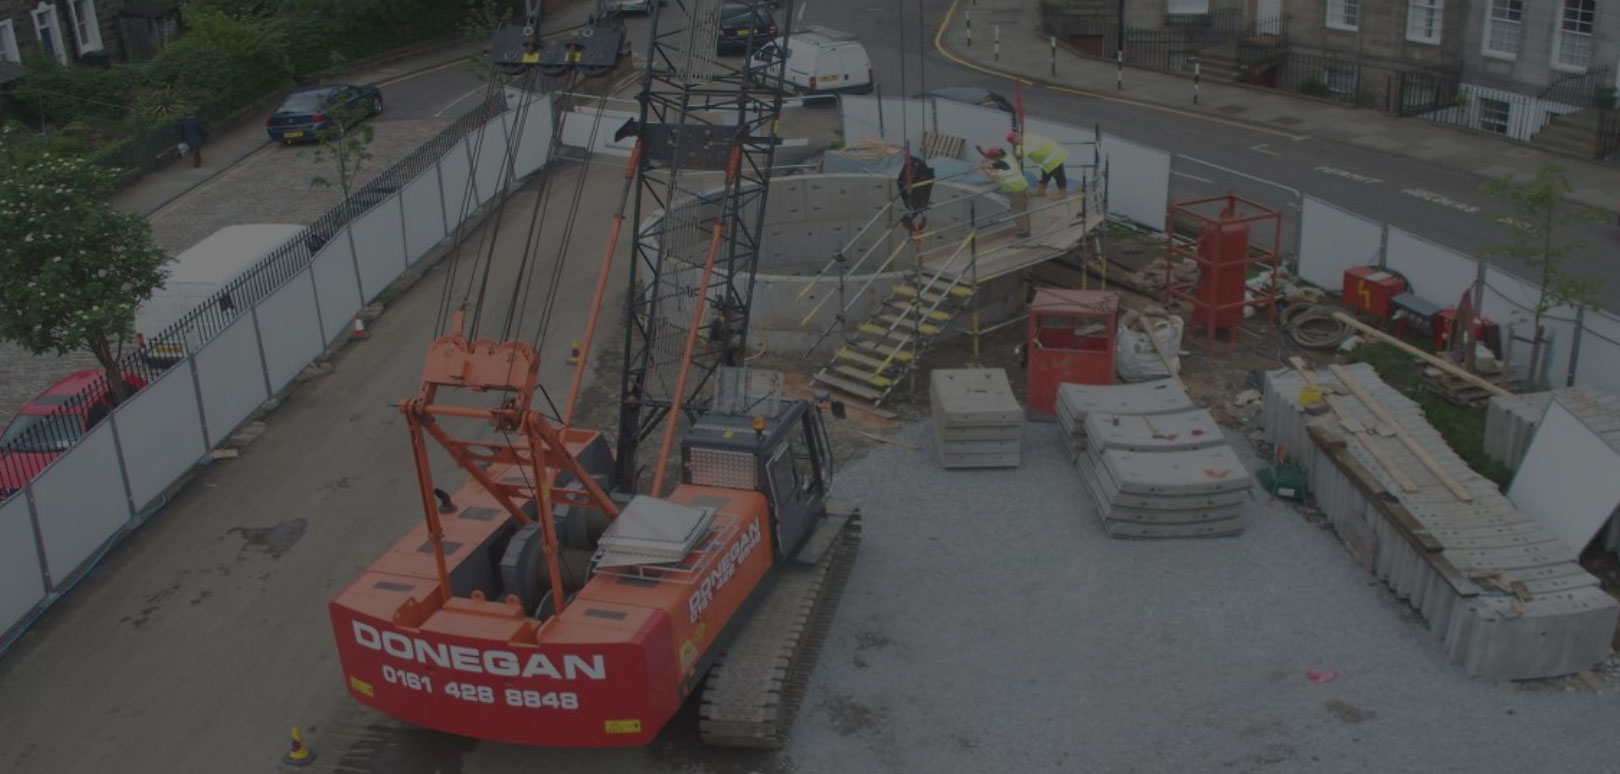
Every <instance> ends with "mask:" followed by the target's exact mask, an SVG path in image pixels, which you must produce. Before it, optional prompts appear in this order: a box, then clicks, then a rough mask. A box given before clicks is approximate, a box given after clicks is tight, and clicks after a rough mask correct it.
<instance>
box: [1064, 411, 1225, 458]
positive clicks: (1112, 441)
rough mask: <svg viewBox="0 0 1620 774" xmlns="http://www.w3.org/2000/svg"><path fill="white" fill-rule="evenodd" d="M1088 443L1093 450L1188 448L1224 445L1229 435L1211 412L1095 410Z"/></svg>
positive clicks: (1090, 416) (1088, 419) (1088, 424)
mask: <svg viewBox="0 0 1620 774" xmlns="http://www.w3.org/2000/svg"><path fill="white" fill-rule="evenodd" d="M1085 428H1086V442H1087V444H1088V445H1089V447H1090V448H1091V450H1092V451H1093V452H1098V451H1104V450H1107V449H1119V450H1120V451H1138V452H1154V451H1185V450H1189V449H1207V448H1210V447H1212V446H1223V445H1225V444H1226V437H1225V436H1223V435H1221V429H1220V427H1219V426H1217V425H1216V424H1215V418H1214V417H1212V416H1210V414H1209V412H1208V411H1205V410H1203V409H1193V410H1191V411H1179V412H1176V413H1173V414H1159V415H1156V416H1136V415H1128V414H1109V413H1104V412H1100V411H1093V412H1090V413H1089V414H1087V415H1086V424H1085Z"/></svg>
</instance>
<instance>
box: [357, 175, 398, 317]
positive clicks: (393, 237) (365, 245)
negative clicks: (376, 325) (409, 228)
mask: <svg viewBox="0 0 1620 774" xmlns="http://www.w3.org/2000/svg"><path fill="white" fill-rule="evenodd" d="M349 228H351V229H353V230H354V252H355V256H356V257H357V258H359V260H360V290H361V293H360V296H361V298H363V299H365V300H366V301H370V300H371V299H373V298H376V297H377V294H378V293H381V292H382V290H383V288H386V287H388V283H390V282H393V281H394V279H395V278H397V277H398V276H399V275H400V274H401V273H403V272H404V271H405V223H404V221H403V220H401V218H400V213H399V197H398V196H397V195H396V196H390V197H388V199H387V200H386V201H384V202H383V203H381V204H379V205H377V206H375V207H372V208H371V209H370V210H368V211H366V213H365V214H364V215H361V216H360V217H358V218H356V219H355V220H354V222H353V223H351V224H349Z"/></svg>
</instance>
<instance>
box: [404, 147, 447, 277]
mask: <svg viewBox="0 0 1620 774" xmlns="http://www.w3.org/2000/svg"><path fill="white" fill-rule="evenodd" d="M399 199H400V202H402V203H403V204H404V205H405V257H406V258H407V259H408V260H409V261H410V262H411V263H416V262H417V261H419V260H421V259H422V256H424V255H427V253H428V251H429V250H432V249H433V246H434V245H436V244H438V243H439V240H441V239H444V201H443V200H442V199H441V198H440V195H439V175H438V173H437V172H436V171H434V170H433V169H429V170H428V171H427V172H424V173H422V174H420V175H418V176H417V177H416V179H415V180H413V181H411V182H410V183H409V184H407V185H406V186H405V188H404V190H402V191H400V192H399Z"/></svg>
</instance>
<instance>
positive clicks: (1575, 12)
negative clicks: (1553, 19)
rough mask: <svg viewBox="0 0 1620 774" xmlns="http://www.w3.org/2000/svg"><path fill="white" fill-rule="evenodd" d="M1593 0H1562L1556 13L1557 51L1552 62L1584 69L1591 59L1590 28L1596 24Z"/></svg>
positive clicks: (1566, 66)
mask: <svg viewBox="0 0 1620 774" xmlns="http://www.w3.org/2000/svg"><path fill="white" fill-rule="evenodd" d="M1596 21H1597V3H1596V2H1594V0H1564V9H1563V12H1562V13H1560V14H1559V15H1558V53H1557V54H1555V55H1554V58H1553V63H1554V64H1556V65H1557V66H1559V67H1562V68H1567V69H1570V70H1585V69H1586V65H1587V64H1589V63H1590V62H1591V61H1592V28H1593V27H1594V26H1596V24H1595V22H1596Z"/></svg>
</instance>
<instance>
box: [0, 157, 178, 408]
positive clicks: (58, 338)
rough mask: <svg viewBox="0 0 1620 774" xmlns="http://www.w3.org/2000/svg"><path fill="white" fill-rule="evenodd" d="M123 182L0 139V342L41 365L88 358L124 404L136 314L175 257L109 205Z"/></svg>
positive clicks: (141, 224) (76, 161) (77, 161)
mask: <svg viewBox="0 0 1620 774" xmlns="http://www.w3.org/2000/svg"><path fill="white" fill-rule="evenodd" d="M117 178H118V174H117V172H116V171H115V170H111V169H106V168H103V167H101V166H98V165H97V164H95V163H93V162H90V161H88V160H86V159H84V158H82V157H78V156H71V155H64V154H62V153H60V152H56V151H53V150H51V149H50V148H49V147H48V146H45V145H42V144H40V143H37V142H34V141H32V138H31V137H29V136H28V133H27V132H25V131H22V130H21V129H19V128H18V127H17V126H15V125H11V126H7V127H5V128H4V129H0V234H5V235H6V237H5V238H4V239H0V276H3V277H5V278H6V280H5V281H4V282H0V339H6V340H9V341H14V342H16V343H17V344H19V345H21V346H22V347H23V348H25V349H27V350H28V351H29V352H32V353H33V354H36V355H42V354H45V353H47V352H51V353H55V354H58V355H64V354H67V353H68V352H71V351H73V350H78V349H82V350H86V351H88V352H90V353H91V354H92V355H95V358H96V361H97V362H98V363H100V364H101V367H102V369H103V370H104V371H106V373H107V379H108V384H109V385H110V387H111V389H112V390H113V393H114V394H115V395H116V396H118V398H119V399H122V398H124V397H126V392H127V389H126V387H125V384H124V380H123V374H122V373H121V369H120V367H119V359H120V358H121V357H122V355H123V348H124V344H125V342H127V341H129V340H130V339H131V338H132V336H133V334H134V332H135V310H136V309H137V308H138V307H139V306H140V304H141V302H143V301H145V300H147V299H149V298H151V297H152V291H154V290H156V289H157V288H158V287H160V286H162V284H163V281H164V277H165V274H166V272H165V271H164V270H163V264H165V263H167V262H168V261H169V256H168V255H166V254H164V252H163V251H162V250H161V249H159V248H158V246H157V244H156V243H154V242H153V241H152V231H151V228H150V227H149V226H148V225H147V223H146V221H145V220H144V219H142V218H140V217H139V216H136V215H130V214H127V213H122V212H118V211H116V210H114V209H113V208H112V207H111V206H109V205H108V204H106V203H105V199H106V197H107V195H108V194H110V193H112V190H113V185H114V183H115V182H116V180H117Z"/></svg>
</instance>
